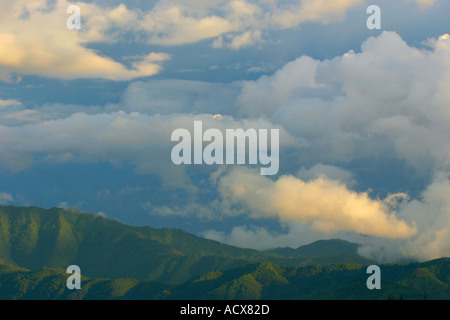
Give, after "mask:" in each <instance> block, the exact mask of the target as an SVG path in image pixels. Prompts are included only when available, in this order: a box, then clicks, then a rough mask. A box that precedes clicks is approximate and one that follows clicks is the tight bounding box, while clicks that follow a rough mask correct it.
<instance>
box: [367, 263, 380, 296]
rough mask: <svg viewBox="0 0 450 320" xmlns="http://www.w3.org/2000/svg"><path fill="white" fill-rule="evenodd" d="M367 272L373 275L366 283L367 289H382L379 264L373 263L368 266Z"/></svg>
mask: <svg viewBox="0 0 450 320" xmlns="http://www.w3.org/2000/svg"><path fill="white" fill-rule="evenodd" d="M366 273H367V274H371V276H370V277H369V278H368V279H367V281H366V285H367V289H369V290H373V289H377V290H380V289H381V269H380V267H379V266H376V265H372V266H369V267H368V268H367V271H366Z"/></svg>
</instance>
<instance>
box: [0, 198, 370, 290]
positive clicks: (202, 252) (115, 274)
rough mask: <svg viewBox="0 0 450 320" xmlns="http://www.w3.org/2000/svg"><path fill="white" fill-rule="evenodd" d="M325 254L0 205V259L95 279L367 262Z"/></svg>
mask: <svg viewBox="0 0 450 320" xmlns="http://www.w3.org/2000/svg"><path fill="white" fill-rule="evenodd" d="M345 245H348V243H346V244H345ZM334 246H335V244H334ZM298 250H299V249H298ZM322 251H323V250H322ZM323 253H324V252H320V250H319V251H318V254H317V255H316V256H314V255H313V254H312V255H310V256H299V255H296V256H288V255H280V254H277V253H274V252H260V251H256V250H250V249H241V248H237V247H233V246H228V245H224V244H221V243H219V242H216V241H212V240H207V239H203V238H199V237H197V236H194V235H192V234H189V233H187V232H184V231H182V230H169V229H153V228H150V227H131V226H126V225H124V224H122V223H120V222H118V221H115V220H111V219H106V218H103V217H101V216H99V215H95V214H88V213H82V212H79V211H76V210H67V209H58V208H53V209H49V210H46V209H41V208H36V207H30V208H24V207H11V206H9V207H1V206H0V259H1V260H3V261H4V262H6V263H9V264H12V265H16V266H20V267H23V268H26V269H29V270H39V269H42V268H67V266H69V265H73V264H75V265H78V266H80V268H81V270H82V274H83V275H86V276H89V277H94V278H97V277H100V278H128V277H130V278H134V279H138V280H151V281H159V282H164V283H169V284H179V283H183V282H185V281H187V280H189V279H191V278H193V277H196V276H198V275H201V274H204V273H208V272H210V271H218V270H219V271H224V270H229V269H234V268H238V267H243V266H246V265H248V264H252V263H256V262H260V261H271V262H274V263H277V264H282V265H287V266H303V265H308V264H322V265H328V264H332V263H336V262H341V263H343V262H354V263H361V264H369V263H370V261H369V260H367V259H364V258H362V257H360V256H358V255H357V254H356V253H354V254H351V255H334V256H331V255H327V254H323ZM325 253H328V252H325ZM333 253H336V252H334V251H333Z"/></svg>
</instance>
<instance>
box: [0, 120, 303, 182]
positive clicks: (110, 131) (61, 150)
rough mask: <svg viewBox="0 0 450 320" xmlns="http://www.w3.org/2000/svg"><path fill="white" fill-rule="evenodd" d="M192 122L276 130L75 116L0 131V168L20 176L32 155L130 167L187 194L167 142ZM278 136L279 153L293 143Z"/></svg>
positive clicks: (258, 124)
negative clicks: (173, 134) (152, 175)
mask: <svg viewBox="0 0 450 320" xmlns="http://www.w3.org/2000/svg"><path fill="white" fill-rule="evenodd" d="M194 120H201V121H203V128H204V130H207V129H208V128H217V129H219V130H221V131H222V132H225V130H226V129H232V128H243V129H244V130H246V129H248V128H253V129H256V130H257V129H260V128H261V129H270V128H279V127H277V126H274V125H273V124H271V123H270V122H268V121H266V120H263V119H253V120H252V119H248V120H247V119H244V120H234V119H233V118H232V117H229V116H220V117H219V116H213V115H210V114H198V115H193V114H171V115H159V114H156V115H145V114H140V113H137V112H132V113H129V114H127V113H125V112H123V111H119V112H111V113H99V114H92V115H90V114H85V113H76V114H72V115H70V116H68V117H66V118H61V119H55V120H53V119H52V120H47V121H42V122H38V123H33V124H29V125H21V126H1V125H0V166H2V167H6V168H8V169H10V170H13V171H21V170H24V169H26V168H28V167H29V166H31V165H32V164H33V162H34V161H37V160H36V159H35V155H37V154H41V155H44V157H38V158H39V160H38V162H39V163H51V164H60V163H98V162H107V163H112V164H114V165H122V164H131V165H132V166H133V167H134V168H135V171H136V172H137V173H140V174H156V175H159V176H161V177H162V179H163V180H164V184H165V185H166V186H172V187H180V188H189V186H190V183H189V179H188V177H187V176H186V174H185V170H186V168H185V167H183V166H175V165H174V164H173V163H172V162H171V158H170V155H171V149H172V148H173V147H174V146H175V144H174V143H173V142H171V141H170V137H171V134H172V132H173V130H175V129H178V128H186V129H188V130H191V131H193V130H192V129H193V123H194ZM280 135H281V137H282V141H280V147H281V148H287V147H289V146H291V147H292V146H294V145H296V144H297V143H298V141H297V140H296V139H294V138H293V137H292V136H290V135H289V134H287V132H286V131H285V130H283V128H280ZM203 169H204V170H206V171H208V170H211V169H209V168H203Z"/></svg>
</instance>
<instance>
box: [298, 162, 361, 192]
mask: <svg viewBox="0 0 450 320" xmlns="http://www.w3.org/2000/svg"><path fill="white" fill-rule="evenodd" d="M321 176H325V177H327V178H328V179H330V180H337V181H340V182H342V183H344V184H345V185H347V186H352V185H354V184H356V181H355V180H354V179H353V175H352V173H351V172H349V171H347V170H344V169H341V168H338V167H336V166H330V165H323V164H320V163H319V164H316V165H314V166H313V167H311V168H309V169H306V168H305V167H302V168H301V169H300V170H298V171H297V174H296V177H297V178H300V179H301V180H303V181H309V180H314V179H317V178H320V177H321Z"/></svg>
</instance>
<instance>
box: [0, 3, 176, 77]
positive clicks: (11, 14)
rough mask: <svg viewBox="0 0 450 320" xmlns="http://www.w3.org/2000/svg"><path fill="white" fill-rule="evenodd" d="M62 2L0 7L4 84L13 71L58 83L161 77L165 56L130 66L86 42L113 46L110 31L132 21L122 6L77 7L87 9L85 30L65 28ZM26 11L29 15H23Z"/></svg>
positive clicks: (0, 59) (154, 55)
mask: <svg viewBox="0 0 450 320" xmlns="http://www.w3.org/2000/svg"><path fill="white" fill-rule="evenodd" d="M70 4H72V3H69V2H68V1H66V0H57V1H55V2H54V3H53V4H51V3H48V1H45V0H36V1H33V2H29V1H24V0H19V1H4V2H2V3H1V5H0V12H2V13H1V14H0V30H1V32H0V42H1V43H2V44H3V45H2V46H1V47H0V80H4V81H9V80H10V79H11V74H12V73H19V74H28V75H39V76H45V77H50V78H58V79H67V80H71V79H80V78H102V79H109V80H131V79H135V78H140V77H148V76H152V75H154V74H157V73H158V72H159V71H160V70H161V66H160V62H162V61H164V60H167V59H168V56H167V55H166V54H158V53H150V54H148V55H147V56H145V57H143V58H142V59H141V60H140V61H136V62H134V63H132V64H131V65H130V66H125V65H124V64H121V63H119V62H117V61H115V60H113V59H112V58H109V57H106V56H102V55H101V54H99V53H97V52H96V51H94V50H92V49H88V48H86V44H89V43H91V42H93V41H95V42H111V41H114V39H110V38H109V36H107V29H108V28H112V27H113V26H114V25H118V26H120V27H123V26H124V25H126V24H129V23H131V22H132V20H133V19H131V17H130V14H131V13H130V14H128V13H127V12H126V9H125V8H124V6H123V5H121V6H119V7H117V8H112V9H107V8H101V7H98V6H96V5H95V4H87V3H81V2H79V3H75V4H78V5H79V6H80V7H81V9H82V15H83V23H84V24H83V27H82V29H81V30H79V31H78V30H69V29H67V27H66V20H67V18H68V17H69V16H68V15H67V14H66V9H67V7H68V6H69V5H70ZM24 13H26V15H25V16H24ZM102 23H104V24H103V25H102Z"/></svg>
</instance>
